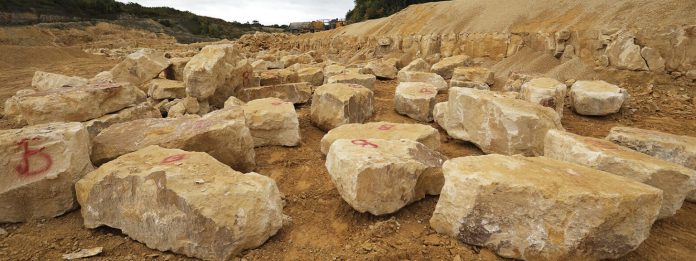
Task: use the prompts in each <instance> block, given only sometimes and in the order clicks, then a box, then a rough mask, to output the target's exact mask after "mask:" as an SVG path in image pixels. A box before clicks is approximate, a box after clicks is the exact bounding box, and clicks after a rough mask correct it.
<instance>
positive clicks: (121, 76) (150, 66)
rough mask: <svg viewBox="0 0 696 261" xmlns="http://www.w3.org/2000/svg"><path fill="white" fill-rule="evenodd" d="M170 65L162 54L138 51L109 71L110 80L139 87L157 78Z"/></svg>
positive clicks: (145, 50) (148, 50)
mask: <svg viewBox="0 0 696 261" xmlns="http://www.w3.org/2000/svg"><path fill="white" fill-rule="evenodd" d="M169 65H170V63H169V60H168V59H167V58H165V57H164V53H162V52H159V51H155V50H150V49H140V50H138V51H136V52H134V53H132V54H129V55H128V56H126V59H125V60H123V61H122V62H120V63H119V64H117V65H116V66H114V68H112V69H111V71H110V72H111V75H112V76H113V78H112V80H113V81H114V82H117V83H130V84H133V85H134V86H140V85H141V84H143V83H145V82H146V81H149V80H152V79H154V78H157V75H159V74H160V73H161V72H162V71H164V70H165V69H167V67H169Z"/></svg>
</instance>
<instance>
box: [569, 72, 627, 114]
mask: <svg viewBox="0 0 696 261" xmlns="http://www.w3.org/2000/svg"><path fill="white" fill-rule="evenodd" d="M627 97H628V92H626V90H625V89H623V88H619V87H618V86H616V85H613V84H610V83H607V82H605V81H577V82H575V83H574V84H573V86H572V87H570V102H571V104H572V105H573V109H574V110H575V112H577V113H578V114H580V115H588V116H604V115H609V114H613V113H617V112H619V110H621V106H622V105H623V103H624V101H626V99H627Z"/></svg>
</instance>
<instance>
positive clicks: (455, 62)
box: [430, 55, 471, 79]
mask: <svg viewBox="0 0 696 261" xmlns="http://www.w3.org/2000/svg"><path fill="white" fill-rule="evenodd" d="M470 63H471V61H470V58H469V56H466V55H457V56H452V57H447V58H444V59H442V60H440V62H438V63H436V64H433V66H432V67H431V68H430V71H431V72H434V73H437V74H439V75H440V76H442V78H445V79H451V78H452V75H453V73H454V69H455V68H457V67H462V66H467V65H469V64H470Z"/></svg>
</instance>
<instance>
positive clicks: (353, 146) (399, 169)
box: [326, 139, 445, 215]
mask: <svg viewBox="0 0 696 261" xmlns="http://www.w3.org/2000/svg"><path fill="white" fill-rule="evenodd" d="M444 161H445V157H444V156H442V155H440V153H438V152H436V151H433V150H431V149H430V148H428V147H427V146H425V145H423V144H421V143H418V142H415V141H411V140H380V139H355V140H348V139H340V140H336V141H335V142H334V143H333V144H332V145H331V148H330V149H329V152H328V154H327V156H326V168H327V169H328V172H329V175H330V176H331V180H332V181H333V183H334V185H335V186H336V188H337V189H338V192H339V194H341V197H342V198H343V199H344V200H345V201H346V202H347V203H348V204H349V205H350V206H351V207H353V208H354V209H355V210H357V211H358V212H361V213H365V212H369V213H371V214H373V215H384V214H390V213H394V212H396V211H398V210H399V209H401V208H403V207H404V206H406V205H408V204H410V203H412V202H415V201H418V200H420V199H422V198H424V197H425V196H426V195H437V194H439V193H440V189H441V188H442V184H443V182H444V180H443V177H442V172H441V170H440V167H441V166H442V163H443V162H444Z"/></svg>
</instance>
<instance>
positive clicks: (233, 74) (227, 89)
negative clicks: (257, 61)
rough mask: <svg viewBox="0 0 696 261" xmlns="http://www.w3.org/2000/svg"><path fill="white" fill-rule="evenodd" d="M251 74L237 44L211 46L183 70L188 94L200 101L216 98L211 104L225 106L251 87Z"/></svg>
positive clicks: (203, 50) (192, 59)
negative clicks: (238, 93) (228, 99)
mask: <svg viewBox="0 0 696 261" xmlns="http://www.w3.org/2000/svg"><path fill="white" fill-rule="evenodd" d="M252 71H253V69H252V67H251V65H250V64H249V63H248V62H247V61H246V60H245V59H243V57H242V56H241V55H240V53H239V51H238V50H237V49H236V48H235V47H234V45H231V44H220V45H208V46H206V47H204V48H203V49H202V50H201V52H200V53H198V54H197V55H196V56H194V57H193V58H191V61H189V62H188V63H187V64H186V67H185V68H184V83H185V84H186V94H187V95H188V96H191V97H195V98H197V99H198V100H199V101H203V100H207V99H208V98H210V97H212V96H215V98H216V99H215V100H214V101H211V102H213V105H216V106H217V107H222V104H224V102H225V101H226V100H227V98H229V97H230V96H234V94H235V92H237V90H239V89H241V88H244V87H247V86H250V85H251V82H252V77H253V72H252Z"/></svg>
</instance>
